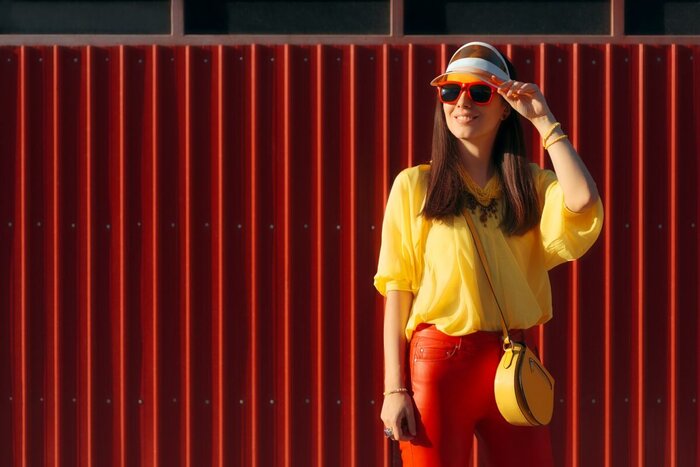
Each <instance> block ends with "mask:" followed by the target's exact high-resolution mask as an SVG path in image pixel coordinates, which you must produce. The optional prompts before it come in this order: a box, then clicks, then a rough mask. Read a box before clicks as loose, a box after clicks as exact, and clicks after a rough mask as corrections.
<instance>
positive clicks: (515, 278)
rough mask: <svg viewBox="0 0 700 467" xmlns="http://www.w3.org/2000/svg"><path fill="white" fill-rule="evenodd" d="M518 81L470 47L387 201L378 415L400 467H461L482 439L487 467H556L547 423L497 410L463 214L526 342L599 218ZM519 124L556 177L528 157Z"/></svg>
mask: <svg viewBox="0 0 700 467" xmlns="http://www.w3.org/2000/svg"><path fill="white" fill-rule="evenodd" d="M515 78H516V76H515V70H514V68H513V65H512V64H511V63H510V62H509V61H508V60H507V59H506V58H505V57H504V56H503V55H502V54H501V53H500V52H499V51H498V50H497V49H496V48H494V47H493V46H491V45H489V44H485V43H482V42H470V43H468V44H465V45H464V46H462V47H461V48H460V49H459V50H458V51H457V52H456V53H455V54H454V55H453V57H452V59H451V60H450V63H449V65H448V68H447V70H446V72H445V73H443V74H441V75H440V76H438V77H437V78H435V79H434V80H433V82H432V83H431V84H432V85H434V86H436V87H437V89H438V102H437V106H436V110H435V123H434V128H433V147H432V161H431V164H430V165H419V166H416V167H411V168H408V169H405V170H403V171H402V172H401V173H400V174H399V175H398V176H397V177H396V180H395V181H394V184H393V186H392V189H391V193H390V195H389V199H388V202H387V206H386V211H385V214H384V223H383V227H382V245H381V250H380V255H379V264H378V270H377V274H376V276H375V278H374V284H375V287H376V288H377V290H378V291H379V292H380V293H381V294H382V295H385V296H386V308H385V315H384V363H385V386H384V387H385V397H384V403H383V406H382V414H381V417H382V421H383V422H384V425H385V427H386V428H385V434H386V435H387V436H388V437H390V438H391V439H395V440H398V441H400V447H401V455H402V459H403V462H404V466H405V467H453V466H454V467H466V466H467V465H469V458H470V456H471V448H472V437H473V435H474V433H476V435H477V437H478V438H479V439H480V440H481V443H482V446H484V450H485V454H486V457H487V458H488V459H489V464H488V465H490V466H495V467H501V466H504V467H505V466H512V465H515V464H516V463H517V465H519V466H521V467H523V466H537V467H547V466H551V465H552V464H553V461H552V450H551V442H550V435H549V430H548V428H547V427H517V426H513V425H510V424H509V423H508V422H506V421H505V420H504V419H503V417H502V416H501V414H500V413H499V411H498V408H497V406H496V403H495V400H494V394H493V380H494V376H495V372H496V367H497V365H498V362H499V360H500V357H501V355H502V352H503V350H502V343H501V342H502V341H501V338H500V336H501V322H500V319H499V311H498V307H497V304H496V298H495V296H494V291H493V290H492V289H491V287H490V286H489V284H488V281H487V278H486V273H485V270H484V267H483V266H482V264H481V262H480V260H479V256H478V253H477V251H476V249H475V246H474V242H473V240H472V236H471V233H470V231H469V228H468V226H467V223H466V219H465V217H463V216H464V215H468V216H471V217H472V219H473V221H474V225H475V227H476V230H477V234H478V235H479V237H480V238H481V241H482V243H483V246H484V250H485V253H486V259H487V262H488V267H489V269H490V271H491V274H492V276H493V279H494V282H495V285H494V286H495V293H496V294H498V303H500V304H501V306H502V308H503V313H504V315H505V319H506V322H507V323H508V327H509V329H511V336H512V337H514V338H515V340H523V339H524V333H523V330H525V329H528V328H531V327H533V326H536V325H538V324H542V323H544V322H546V321H548V320H549V319H550V318H551V317H552V306H551V290H550V284H549V278H548V273H547V271H548V270H549V269H551V268H553V267H554V266H556V265H558V264H561V263H563V262H565V261H567V260H573V259H576V258H578V257H580V256H581V255H583V254H584V253H585V252H586V251H587V250H588V248H590V246H591V245H592V244H593V243H594V242H595V240H596V238H597V237H598V234H599V233H600V230H601V226H602V219H603V211H602V203H601V201H600V199H599V196H598V191H597V189H596V185H595V182H594V181H593V179H592V177H591V175H590V173H589V172H588V170H587V169H586V166H585V165H584V163H583V161H581V159H580V158H579V156H578V154H577V153H576V150H575V149H574V148H573V147H572V145H571V143H570V141H569V139H568V138H567V137H566V136H565V133H564V132H563V130H562V129H561V126H560V125H559V124H558V123H557V122H556V119H555V118H554V116H553V115H552V113H551V111H550V110H549V107H548V106H547V103H546V101H545V98H544V96H543V95H542V93H541V92H540V90H539V89H538V88H537V86H536V85H534V84H532V83H523V82H520V81H516V80H515ZM520 116H522V117H523V118H525V119H527V120H529V121H530V122H531V123H532V124H533V125H534V126H535V128H536V129H537V131H538V132H539V134H540V135H541V136H542V139H543V146H544V147H545V148H546V150H547V151H548V153H549V157H550V159H551V161H552V164H553V166H554V172H555V173H554V172H552V171H549V170H542V169H540V168H539V167H538V166H537V165H535V164H530V163H529V162H528V160H527V158H526V154H525V152H526V151H525V145H524V141H523V135H522V128H521V126H520ZM407 361H408V362H410V363H409V364H408V365H407V364H406V363H405V362H407Z"/></svg>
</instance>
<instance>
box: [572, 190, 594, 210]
mask: <svg viewBox="0 0 700 467" xmlns="http://www.w3.org/2000/svg"><path fill="white" fill-rule="evenodd" d="M598 198H599V196H598V192H589V193H586V194H585V195H584V196H581V195H579V196H577V197H576V199H574V200H571V202H569V200H564V203H565V204H566V207H567V209H568V210H569V211H571V212H583V211H586V210H588V209H590V208H592V207H593V206H594V205H595V204H596V203H597V202H598Z"/></svg>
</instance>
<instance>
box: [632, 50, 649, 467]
mask: <svg viewBox="0 0 700 467" xmlns="http://www.w3.org/2000/svg"><path fill="white" fill-rule="evenodd" d="M644 52H645V49H644V45H643V44H640V45H638V46H637V57H638V70H637V73H638V75H637V106H638V107H637V112H638V113H637V138H638V149H637V174H636V176H637V177H636V178H637V184H636V187H635V188H636V191H637V277H636V288H637V290H636V302H635V305H636V313H637V329H636V344H637V349H636V350H637V351H636V353H635V357H636V361H635V362H634V363H635V368H636V375H635V379H636V381H633V384H636V387H637V393H636V400H635V406H636V407H635V408H636V421H637V425H636V427H635V428H636V433H635V443H634V445H633V446H634V450H635V454H636V465H637V466H638V467H644V465H645V462H644V393H645V391H644V264H645V261H646V260H645V255H644V224H645V222H646V218H645V215H644V176H645V174H644V157H645V151H644V141H645V138H644V136H645V134H644V118H645V115H646V114H645V112H646V109H645V105H644V99H645V95H644V85H645V77H644V68H645V66H646V61H645V60H644Z"/></svg>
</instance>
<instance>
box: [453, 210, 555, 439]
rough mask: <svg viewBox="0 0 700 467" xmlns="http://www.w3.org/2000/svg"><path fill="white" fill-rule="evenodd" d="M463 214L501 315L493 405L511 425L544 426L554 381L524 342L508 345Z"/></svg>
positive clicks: (481, 251)
mask: <svg viewBox="0 0 700 467" xmlns="http://www.w3.org/2000/svg"><path fill="white" fill-rule="evenodd" d="M463 214H464V218H465V219H466V220H467V225H468V226H469V230H470V231H471V234H472V238H473V239H474V243H475V245H476V249H477V251H478V253H479V258H480V259H481V263H482V265H483V267H484V271H485V272H486V277H487V278H488V280H489V286H490V287H491V291H492V292H493V296H494V298H495V299H496V305H497V306H498V311H499V312H500V314H501V325H502V326H503V352H504V353H503V356H502V357H501V362H500V363H499V365H498V370H497V371H496V378H495V380H494V382H493V390H494V394H495V395H496V405H498V410H499V411H500V412H501V415H503V418H505V419H506V421H508V422H509V423H510V424H512V425H521V426H538V425H547V424H548V423H549V422H550V420H551V419H552V411H553V409H554V378H552V375H550V374H549V372H548V371H547V369H546V368H545V367H544V365H542V363H541V362H540V360H539V358H537V356H536V355H535V354H534V353H533V352H532V351H531V350H530V349H529V348H528V347H527V346H526V345H525V343H524V342H514V341H511V339H510V334H509V333H508V325H507V324H506V320H505V316H504V314H503V310H502V309H501V305H500V303H499V302H498V296H497V295H496V290H495V288H494V286H493V279H492V278H491V272H490V271H489V267H488V263H487V261H486V255H485V254H484V248H483V246H482V244H481V240H480V239H479V235H478V234H477V232H476V228H475V227H474V222H473V221H472V219H471V216H470V215H469V213H468V212H464V213H463Z"/></svg>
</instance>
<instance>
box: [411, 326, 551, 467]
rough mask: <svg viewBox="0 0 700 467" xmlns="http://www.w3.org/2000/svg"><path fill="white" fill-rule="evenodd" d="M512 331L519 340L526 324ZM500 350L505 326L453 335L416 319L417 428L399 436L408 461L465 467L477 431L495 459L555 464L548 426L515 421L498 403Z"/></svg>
mask: <svg viewBox="0 0 700 467" xmlns="http://www.w3.org/2000/svg"><path fill="white" fill-rule="evenodd" d="M511 337H513V338H514V339H515V340H521V339H522V331H519V332H518V331H516V332H515V333H511ZM502 354H503V349H502V344H501V333H494V332H482V331H479V332H476V333H473V334H468V335H466V336H462V337H453V336H448V335H446V334H444V333H442V332H440V331H438V330H437V329H435V327H434V326H425V325H423V326H419V327H418V329H417V330H416V332H415V333H414V334H413V337H412V339H411V346H410V353H409V358H410V368H411V381H410V386H411V389H412V391H413V400H414V402H415V415H416V426H417V433H416V437H415V438H414V439H412V440H411V441H402V442H401V443H400V446H401V458H402V459H403V465H404V467H467V466H469V462H470V458H471V456H472V440H473V436H474V433H476V436H477V438H478V439H479V446H480V453H481V449H483V450H484V451H485V453H484V454H485V457H486V458H487V459H488V463H487V465H488V466H489V467H512V466H514V465H517V466H518V467H529V466H532V467H535V466H536V467H552V466H553V464H554V462H553V459H552V445H551V440H550V433H549V428H548V427H520V426H514V425H511V424H509V423H508V422H506V421H505V420H504V419H503V416H501V414H500V412H499V411H498V407H497V406H496V400H495V399H494V395H493V379H494V376H495V375H496V368H497V367H498V363H499V361H500V359H501V355H502Z"/></svg>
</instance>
